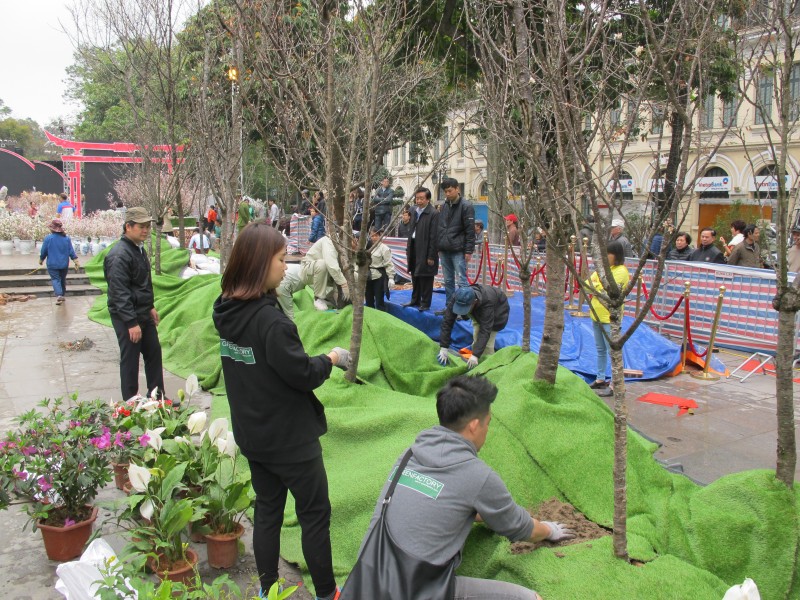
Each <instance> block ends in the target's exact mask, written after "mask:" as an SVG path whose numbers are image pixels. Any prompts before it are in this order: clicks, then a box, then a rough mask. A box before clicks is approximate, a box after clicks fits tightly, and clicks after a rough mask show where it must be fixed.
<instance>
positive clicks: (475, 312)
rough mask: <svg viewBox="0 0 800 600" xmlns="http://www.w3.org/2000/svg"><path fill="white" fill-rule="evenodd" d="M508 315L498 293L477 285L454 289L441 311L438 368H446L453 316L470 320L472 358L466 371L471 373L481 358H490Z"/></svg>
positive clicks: (487, 286) (505, 298)
mask: <svg viewBox="0 0 800 600" xmlns="http://www.w3.org/2000/svg"><path fill="white" fill-rule="evenodd" d="M508 314H509V307H508V298H507V297H506V295H505V293H504V292H502V291H500V290H499V289H497V288H495V287H492V286H490V285H483V284H480V283H475V284H473V285H469V286H466V287H460V288H458V289H457V290H456V293H455V294H453V297H452V298H451V300H450V302H448V303H447V307H446V308H445V310H444V318H443V319H442V331H441V333H440V334H439V346H440V348H439V355H438V357H437V360H438V361H439V364H441V365H442V366H446V365H447V360H448V356H449V351H448V348H450V334H451V333H452V331H453V325H454V324H455V322H456V316H460V317H462V318H465V319H466V318H467V317H472V331H473V334H472V356H470V357H469V360H467V368H468V369H472V368H473V367H477V366H478V360H479V359H480V357H481V356H483V355H484V354H487V355H488V354H494V342H495V338H496V337H497V332H498V331H501V330H502V329H503V328H504V327H505V326H506V324H507V323H508Z"/></svg>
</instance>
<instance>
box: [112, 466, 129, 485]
mask: <svg viewBox="0 0 800 600" xmlns="http://www.w3.org/2000/svg"><path fill="white" fill-rule="evenodd" d="M129 466H130V464H129V463H115V462H112V463H111V467H112V468H113V469H114V485H116V486H117V489H118V490H124V489H125V484H126V483H127V482H128V481H130V480H129V479H128V467H129Z"/></svg>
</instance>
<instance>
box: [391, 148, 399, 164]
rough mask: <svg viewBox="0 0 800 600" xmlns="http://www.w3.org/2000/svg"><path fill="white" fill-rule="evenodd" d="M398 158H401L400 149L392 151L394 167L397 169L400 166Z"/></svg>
mask: <svg viewBox="0 0 800 600" xmlns="http://www.w3.org/2000/svg"><path fill="white" fill-rule="evenodd" d="M398 156H400V148H394V149H393V150H392V165H394V166H395V167H396V166H397V165H399V164H400V159H399V158H398Z"/></svg>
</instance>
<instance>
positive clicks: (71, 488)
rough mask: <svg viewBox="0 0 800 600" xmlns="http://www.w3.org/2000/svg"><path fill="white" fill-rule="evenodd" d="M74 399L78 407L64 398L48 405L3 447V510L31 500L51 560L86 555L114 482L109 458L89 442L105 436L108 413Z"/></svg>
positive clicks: (23, 419)
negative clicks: (101, 496) (102, 493)
mask: <svg viewBox="0 0 800 600" xmlns="http://www.w3.org/2000/svg"><path fill="white" fill-rule="evenodd" d="M71 399H72V401H73V402H74V403H75V404H74V405H73V406H67V405H66V403H65V401H64V400H63V399H61V398H59V399H55V400H50V399H45V400H43V401H42V402H41V403H40V405H39V407H40V408H43V409H45V411H44V412H39V411H37V410H35V409H34V410H31V411H28V412H26V413H24V414H23V415H21V416H20V417H19V418H18V419H17V421H18V423H19V428H18V430H16V431H12V432H10V433H9V434H7V437H6V439H5V440H4V441H3V442H0V489H2V492H1V493H0V508H6V507H7V506H8V503H9V501H10V499H11V497H12V496H13V495H17V496H22V497H23V498H25V499H26V500H27V501H28V502H27V504H26V510H27V512H28V515H29V517H30V520H29V522H30V523H31V524H32V526H33V530H34V531H36V530H37V529H40V530H41V531H42V538H43V540H44V544H45V550H46V551H47V556H48V558H50V559H51V560H59V561H65V560H70V559H73V558H75V557H76V556H79V555H80V554H81V552H82V550H83V546H84V545H85V543H86V541H87V540H88V539H89V536H90V535H91V532H92V524H93V523H94V521H95V519H96V518H97V508H96V507H93V506H92V502H93V501H94V499H95V497H96V496H97V493H98V491H99V490H100V489H101V488H102V487H104V486H105V484H106V483H108V482H109V481H110V480H111V470H110V469H109V466H108V461H107V457H106V456H105V455H104V454H103V453H101V452H98V451H97V448H96V447H95V446H94V445H92V444H91V442H90V441H89V440H90V438H91V437H92V436H95V435H97V433H99V431H100V430H101V428H102V426H103V423H104V421H105V420H106V418H107V407H106V405H105V404H104V403H103V402H101V401H93V402H78V401H77V397H76V395H73V396H72V398H71Z"/></svg>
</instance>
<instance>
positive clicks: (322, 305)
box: [314, 298, 328, 310]
mask: <svg viewBox="0 0 800 600" xmlns="http://www.w3.org/2000/svg"><path fill="white" fill-rule="evenodd" d="M314 308H316V309H317V310H328V303H327V302H325V300H320V299H319V298H316V299H315V300H314Z"/></svg>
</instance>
